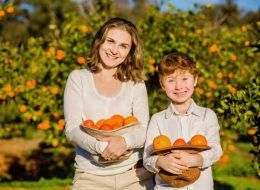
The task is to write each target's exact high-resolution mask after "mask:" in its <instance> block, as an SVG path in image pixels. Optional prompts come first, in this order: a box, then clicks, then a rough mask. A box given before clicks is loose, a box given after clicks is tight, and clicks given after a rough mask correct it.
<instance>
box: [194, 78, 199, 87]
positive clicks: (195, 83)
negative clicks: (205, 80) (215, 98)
mask: <svg viewBox="0 0 260 190" xmlns="http://www.w3.org/2000/svg"><path fill="white" fill-rule="evenodd" d="M197 82H198V76H196V77H195V80H194V86H196V85H197Z"/></svg>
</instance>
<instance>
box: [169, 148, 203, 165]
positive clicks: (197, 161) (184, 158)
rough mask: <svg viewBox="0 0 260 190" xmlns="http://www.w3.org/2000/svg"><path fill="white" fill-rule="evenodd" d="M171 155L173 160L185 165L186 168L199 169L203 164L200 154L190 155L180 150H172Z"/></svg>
mask: <svg viewBox="0 0 260 190" xmlns="http://www.w3.org/2000/svg"><path fill="white" fill-rule="evenodd" d="M172 154H173V156H174V157H175V158H177V159H179V160H180V161H181V162H183V163H185V164H186V165H187V166H188V167H199V166H202V164H203V158H202V156H201V155H200V154H190V153H188V152H186V151H181V150H173V151H172Z"/></svg>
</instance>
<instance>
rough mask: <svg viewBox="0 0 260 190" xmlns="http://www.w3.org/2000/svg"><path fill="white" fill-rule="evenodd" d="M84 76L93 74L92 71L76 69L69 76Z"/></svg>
mask: <svg viewBox="0 0 260 190" xmlns="http://www.w3.org/2000/svg"><path fill="white" fill-rule="evenodd" d="M82 76H91V72H90V71H89V70H87V69H76V70H73V71H72V72H71V73H70V74H69V77H72V78H75V77H82Z"/></svg>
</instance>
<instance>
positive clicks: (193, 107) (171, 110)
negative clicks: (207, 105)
mask: <svg viewBox="0 0 260 190" xmlns="http://www.w3.org/2000/svg"><path fill="white" fill-rule="evenodd" d="M199 108H200V107H199V106H198V105H197V104H196V103H195V102H194V100H193V99H192V102H191V106H190V108H189V109H188V111H187V115H190V114H193V115H196V116H199V117H203V112H202V110H201V109H199ZM172 115H180V114H179V112H178V111H177V110H176V108H175V106H174V105H173V104H172V103H170V105H169V106H168V108H167V109H166V112H165V118H166V119H168V118H170V117H171V116H172Z"/></svg>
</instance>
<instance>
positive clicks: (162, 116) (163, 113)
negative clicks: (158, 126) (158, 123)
mask: <svg viewBox="0 0 260 190" xmlns="http://www.w3.org/2000/svg"><path fill="white" fill-rule="evenodd" d="M169 107H170V106H168V107H167V108H166V109H164V110H162V111H159V112H157V113H154V114H153V115H152V118H153V119H156V118H164V117H165V116H166V113H167V112H168V111H169Z"/></svg>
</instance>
